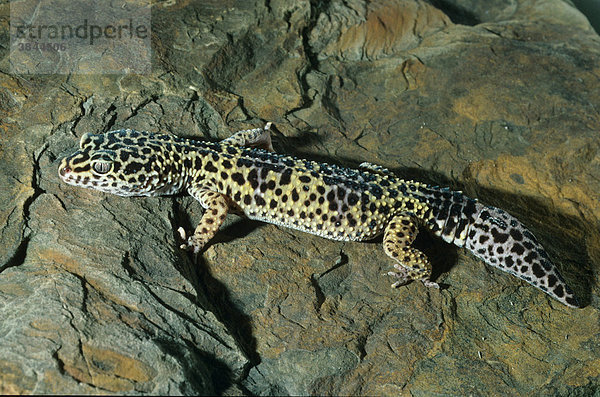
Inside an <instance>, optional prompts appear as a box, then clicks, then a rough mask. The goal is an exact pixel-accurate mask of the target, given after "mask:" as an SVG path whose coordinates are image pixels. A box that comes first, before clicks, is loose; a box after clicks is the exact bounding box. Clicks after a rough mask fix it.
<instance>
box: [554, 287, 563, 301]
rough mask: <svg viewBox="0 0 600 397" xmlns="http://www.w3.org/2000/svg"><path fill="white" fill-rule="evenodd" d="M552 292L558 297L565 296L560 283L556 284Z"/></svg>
mask: <svg viewBox="0 0 600 397" xmlns="http://www.w3.org/2000/svg"><path fill="white" fill-rule="evenodd" d="M554 294H555V295H556V296H558V297H559V298H562V297H563V296H565V289H564V288H563V286H562V285H557V286H556V288H554Z"/></svg>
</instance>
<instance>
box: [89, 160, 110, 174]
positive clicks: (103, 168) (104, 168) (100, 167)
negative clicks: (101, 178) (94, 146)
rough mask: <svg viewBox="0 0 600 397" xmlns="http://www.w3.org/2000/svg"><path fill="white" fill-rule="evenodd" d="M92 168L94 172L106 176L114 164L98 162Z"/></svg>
mask: <svg viewBox="0 0 600 397" xmlns="http://www.w3.org/2000/svg"><path fill="white" fill-rule="evenodd" d="M92 168H93V169H94V171H96V173H98V174H101V175H104V174H107V173H108V171H110V170H111V168H112V163H111V162H108V161H102V160H98V161H95V162H94V163H93V164H92Z"/></svg>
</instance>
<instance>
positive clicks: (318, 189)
mask: <svg viewBox="0 0 600 397" xmlns="http://www.w3.org/2000/svg"><path fill="white" fill-rule="evenodd" d="M317 192H318V193H319V194H325V188H324V187H323V186H317Z"/></svg>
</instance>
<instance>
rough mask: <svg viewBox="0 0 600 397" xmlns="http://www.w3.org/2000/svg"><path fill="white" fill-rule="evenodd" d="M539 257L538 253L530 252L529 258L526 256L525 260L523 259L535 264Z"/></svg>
mask: <svg viewBox="0 0 600 397" xmlns="http://www.w3.org/2000/svg"><path fill="white" fill-rule="evenodd" d="M537 256H538V255H537V253H536V252H535V251H531V252H529V253H528V254H527V256H526V257H525V258H523V259H525V262H527V263H531V262H533V260H534V259H535V258H537Z"/></svg>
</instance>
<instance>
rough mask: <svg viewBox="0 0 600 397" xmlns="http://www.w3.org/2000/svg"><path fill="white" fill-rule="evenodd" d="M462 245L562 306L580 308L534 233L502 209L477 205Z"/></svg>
mask: <svg viewBox="0 0 600 397" xmlns="http://www.w3.org/2000/svg"><path fill="white" fill-rule="evenodd" d="M465 246H466V247H467V248H468V249H469V250H471V251H472V252H473V253H474V254H475V255H476V256H478V257H479V258H481V259H483V260H484V261H485V262H486V263H488V264H490V265H492V266H495V267H497V268H499V269H501V270H504V271H505V272H508V273H511V274H513V275H515V276H517V277H519V278H521V279H523V280H525V281H527V282H528V283H530V284H532V285H533V286H535V287H537V288H539V289H541V290H542V291H544V292H545V293H547V294H548V295H550V296H551V297H553V298H555V299H557V300H559V301H560V302H562V303H564V304H565V305H567V306H571V307H581V306H580V304H579V302H578V300H577V297H576V296H575V294H574V293H573V291H572V290H571V289H570V288H569V286H568V285H567V283H566V282H565V280H564V279H563V278H562V276H561V275H560V273H559V272H558V269H557V268H556V267H555V266H554V265H553V264H552V262H550V258H549V256H548V254H547V253H546V251H545V250H544V248H543V247H542V246H541V244H540V243H539V242H538V241H537V239H536V238H535V236H534V235H533V234H532V233H531V232H530V231H529V230H527V228H525V226H523V224H522V223H521V222H519V221H518V220H517V219H516V218H515V217H513V216H512V215H510V214H508V213H506V212H505V211H502V210H501V209H499V208H495V207H484V206H481V207H480V208H479V211H478V215H477V219H476V220H475V222H474V223H473V224H471V225H470V227H469V231H468V237H467V240H466V242H465Z"/></svg>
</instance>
